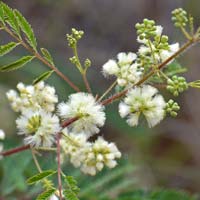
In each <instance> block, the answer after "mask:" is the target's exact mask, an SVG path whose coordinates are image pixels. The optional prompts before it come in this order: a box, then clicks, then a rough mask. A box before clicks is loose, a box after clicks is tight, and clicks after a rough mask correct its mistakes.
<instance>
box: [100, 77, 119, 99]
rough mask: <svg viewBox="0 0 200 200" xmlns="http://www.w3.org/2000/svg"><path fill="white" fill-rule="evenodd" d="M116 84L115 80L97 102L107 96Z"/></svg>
mask: <svg viewBox="0 0 200 200" xmlns="http://www.w3.org/2000/svg"><path fill="white" fill-rule="evenodd" d="M116 84H117V80H116V81H114V82H113V83H112V84H111V85H110V86H109V88H108V89H107V90H106V91H105V92H104V93H103V94H102V96H101V97H100V98H99V99H98V102H100V101H101V100H102V99H103V98H104V97H105V96H106V95H107V94H109V92H110V91H111V90H112V89H113V88H114V87H115V85H116Z"/></svg>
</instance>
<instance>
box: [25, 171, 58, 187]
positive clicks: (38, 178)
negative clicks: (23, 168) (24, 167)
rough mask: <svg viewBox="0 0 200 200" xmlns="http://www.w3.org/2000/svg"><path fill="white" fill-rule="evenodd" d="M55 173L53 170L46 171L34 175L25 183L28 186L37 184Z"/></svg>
mask: <svg viewBox="0 0 200 200" xmlns="http://www.w3.org/2000/svg"><path fill="white" fill-rule="evenodd" d="M55 173H56V171H54V170H46V171H43V172H41V173H39V174H36V175H34V176H32V177H30V178H29V179H28V180H27V183H28V184H34V183H37V182H38V181H41V180H43V179H44V178H47V177H49V176H52V175H53V174H55Z"/></svg>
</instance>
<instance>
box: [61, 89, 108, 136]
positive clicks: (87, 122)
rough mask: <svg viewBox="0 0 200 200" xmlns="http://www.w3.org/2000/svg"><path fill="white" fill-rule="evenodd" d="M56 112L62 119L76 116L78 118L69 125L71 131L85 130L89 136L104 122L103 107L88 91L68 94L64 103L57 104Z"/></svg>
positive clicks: (97, 130) (96, 131)
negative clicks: (67, 98)
mask: <svg viewBox="0 0 200 200" xmlns="http://www.w3.org/2000/svg"><path fill="white" fill-rule="evenodd" d="M58 114H59V115H60V116H61V117H62V118H63V119H64V120H66V119H71V118H74V117H78V120H77V121H75V122H74V123H72V124H71V125H70V127H71V128H72V132H76V133H79V132H85V133H86V134H87V136H88V137H89V136H91V135H93V134H95V133H98V132H99V127H102V126H103V125H104V123H105V119H106V117H105V113H104V107H103V106H102V105H101V104H99V103H97V102H96V101H95V98H94V97H93V96H92V95H91V94H88V93H83V92H79V93H76V94H72V95H70V96H69V100H68V101H67V102H66V103H60V104H59V105H58Z"/></svg>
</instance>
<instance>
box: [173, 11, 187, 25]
mask: <svg viewBox="0 0 200 200" xmlns="http://www.w3.org/2000/svg"><path fill="white" fill-rule="evenodd" d="M172 21H173V22H174V25H175V26H176V27H185V26H186V25H187V22H188V17H187V12H186V11H185V10H183V9H182V8H177V9H175V10H174V11H172Z"/></svg>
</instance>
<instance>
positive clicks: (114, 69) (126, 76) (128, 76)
mask: <svg viewBox="0 0 200 200" xmlns="http://www.w3.org/2000/svg"><path fill="white" fill-rule="evenodd" d="M136 59H137V55H136V54H135V53H131V52H129V53H127V54H126V53H123V52H121V53H119V54H118V55H117V61H115V60H109V61H108V62H107V63H105V64H104V65H103V74H104V75H105V76H107V75H115V76H116V77H117V83H118V85H120V86H127V85H129V84H134V83H136V82H137V81H139V80H140V77H141V74H142V69H140V68H139V65H138V64H137V63H136V62H133V61H135V60H136Z"/></svg>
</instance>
